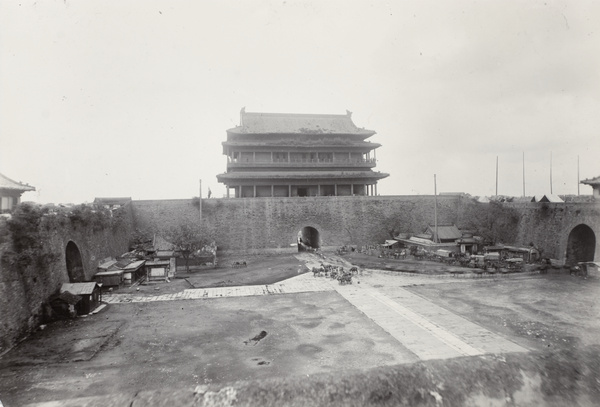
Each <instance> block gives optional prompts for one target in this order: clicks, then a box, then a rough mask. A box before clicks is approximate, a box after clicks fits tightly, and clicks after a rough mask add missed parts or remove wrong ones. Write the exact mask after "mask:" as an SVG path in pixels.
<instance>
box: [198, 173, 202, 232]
mask: <svg viewBox="0 0 600 407" xmlns="http://www.w3.org/2000/svg"><path fill="white" fill-rule="evenodd" d="M198 192H199V194H198V205H199V206H198V212H199V214H200V222H202V179H200V181H199V185H198Z"/></svg>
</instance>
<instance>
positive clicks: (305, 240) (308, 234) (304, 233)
mask: <svg viewBox="0 0 600 407" xmlns="http://www.w3.org/2000/svg"><path fill="white" fill-rule="evenodd" d="M320 247H321V238H320V236H319V231H318V230H317V229H315V228H313V227H311V226H306V227H303V228H302V230H300V231H299V232H298V251H299V252H304V251H311V250H316V249H318V248H320Z"/></svg>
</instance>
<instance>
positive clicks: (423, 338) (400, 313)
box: [103, 255, 527, 360]
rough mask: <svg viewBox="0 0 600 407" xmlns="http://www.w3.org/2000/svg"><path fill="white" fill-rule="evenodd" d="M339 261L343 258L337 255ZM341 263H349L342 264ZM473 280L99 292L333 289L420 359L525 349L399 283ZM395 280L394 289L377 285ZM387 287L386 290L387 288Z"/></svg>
mask: <svg viewBox="0 0 600 407" xmlns="http://www.w3.org/2000/svg"><path fill="white" fill-rule="evenodd" d="M298 257H299V259H301V260H303V261H305V262H306V264H307V266H308V267H309V268H312V267H314V266H318V264H319V259H318V258H317V257H315V256H306V255H304V256H302V255H299V256H298ZM340 262H341V263H343V260H340ZM345 267H350V265H349V264H345ZM449 282H452V283H457V282H462V283H472V282H473V279H465V278H462V279H461V278H449V277H448V276H438V277H433V278H432V277H428V276H402V275H398V274H397V273H396V274H395V275H392V273H386V272H378V271H373V270H365V271H364V274H363V275H362V276H358V277H356V278H355V281H354V284H348V285H340V284H339V283H338V282H337V281H335V280H331V279H330V278H328V277H314V276H313V275H312V273H305V274H302V275H300V276H297V277H293V278H290V279H288V280H285V281H281V282H279V283H276V284H269V285H257V286H244V287H215V288H204V289H189V290H184V291H182V292H179V293H174V294H164V295H156V296H142V295H135V294H113V295H110V296H105V297H103V300H104V301H105V302H107V303H109V304H119V303H132V302H134V303H135V302H153V301H176V300H198V299H208V298H222V297H239V296H256V295H274V294H291V293H300V292H315V291H333V290H335V291H337V292H338V293H339V294H340V295H341V296H343V297H344V298H345V299H346V300H348V301H349V302H350V303H351V304H352V305H354V306H355V307H356V308H357V309H358V310H360V311H361V312H362V313H364V314H365V315H366V316H367V317H368V318H369V319H371V320H372V321H374V322H375V323H376V324H377V325H379V326H380V327H381V328H382V329H383V330H385V331H386V332H388V333H389V334H390V335H392V336H393V337H394V338H395V339H396V340H398V341H399V342H400V343H402V345H404V346H405V347H406V348H407V349H409V350H410V351H412V352H413V353H414V354H415V355H417V356H418V357H419V358H420V359H422V360H428V359H446V358H453V357H458V356H475V355H483V354H486V353H505V352H526V351H527V349H525V348H523V347H521V346H519V345H517V344H515V343H514V342H512V341H510V340H507V339H505V338H503V337H501V336H500V335H497V334H495V333H493V332H491V331H489V330H487V329H485V328H483V327H481V326H479V325H477V324H475V323H473V322H471V321H469V320H467V319H465V318H463V317H461V316H459V315H456V314H454V313H452V312H450V311H448V310H446V309H445V308H442V307H439V306H437V305H435V304H433V303H432V302H431V301H429V300H427V299H425V298H423V297H421V296H419V295H416V294H413V293H411V292H410V291H408V290H407V289H405V288H402V287H403V286H410V285H415V284H432V283H436V284H439V283H449ZM390 284H391V285H393V287H394V289H393V295H391V294H390V295H386V294H384V293H382V292H381V290H378V289H377V288H378V287H382V286H384V287H386V288H389V286H390ZM388 292H389V290H388Z"/></svg>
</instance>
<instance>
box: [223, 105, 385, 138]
mask: <svg viewBox="0 0 600 407" xmlns="http://www.w3.org/2000/svg"><path fill="white" fill-rule="evenodd" d="M228 132H229V133H238V134H356V135H364V136H372V135H373V134H375V131H373V130H366V129H361V128H358V127H357V126H356V125H355V124H354V122H353V121H352V113H351V112H348V111H347V113H346V114H299V113H251V112H246V110H245V108H244V109H242V111H241V112H240V125H239V126H237V127H235V128H233V129H230V130H228Z"/></svg>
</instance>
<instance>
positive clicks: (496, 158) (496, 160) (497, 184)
mask: <svg viewBox="0 0 600 407" xmlns="http://www.w3.org/2000/svg"><path fill="white" fill-rule="evenodd" d="M496 196H498V156H496Z"/></svg>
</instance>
